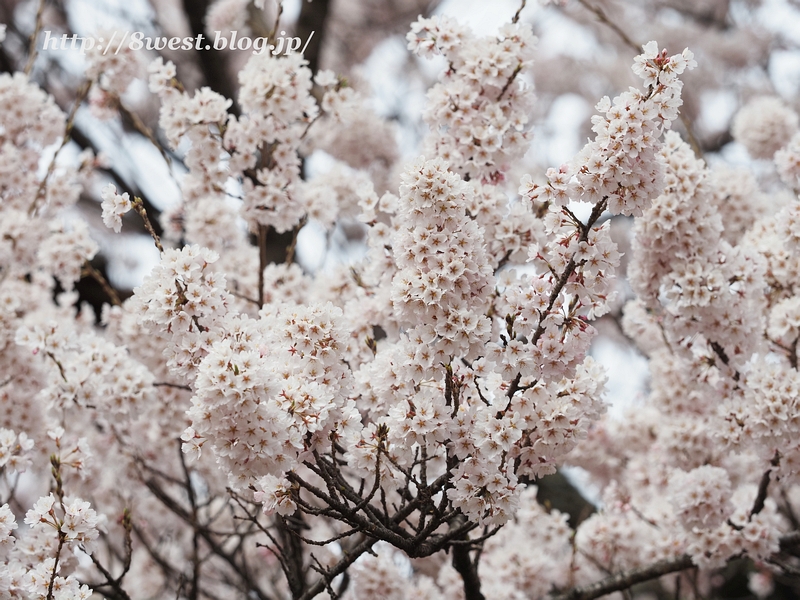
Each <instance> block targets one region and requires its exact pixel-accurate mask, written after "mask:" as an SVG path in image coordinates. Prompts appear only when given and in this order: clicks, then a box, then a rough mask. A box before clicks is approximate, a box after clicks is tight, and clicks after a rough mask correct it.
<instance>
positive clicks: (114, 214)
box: [101, 183, 133, 233]
mask: <svg viewBox="0 0 800 600" xmlns="http://www.w3.org/2000/svg"><path fill="white" fill-rule="evenodd" d="M102 197H103V202H102V204H101V207H102V209H103V223H104V224H105V226H106V227H108V228H109V229H113V230H114V231H115V232H116V233H119V230H120V229H122V215H124V214H125V213H126V212H128V211H129V210H130V209H131V208H133V204H132V203H131V197H130V196H129V195H128V192H125V193H124V194H118V193H117V187H116V186H115V185H114V184H112V183H109V184H108V185H107V186H106V187H104V188H103V193H102Z"/></svg>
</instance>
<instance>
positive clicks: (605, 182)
mask: <svg viewBox="0 0 800 600" xmlns="http://www.w3.org/2000/svg"><path fill="white" fill-rule="evenodd" d="M643 48H644V53H643V54H640V55H639V56H637V57H636V59H635V61H636V62H635V64H634V67H633V71H634V73H636V74H637V75H638V76H639V77H640V78H641V79H642V80H643V81H644V83H645V85H646V86H647V91H646V92H641V91H639V90H635V89H633V88H631V91H629V92H625V93H624V94H621V95H620V96H617V97H616V98H614V102H613V103H612V102H611V100H609V99H608V97H605V98H603V99H602V100H601V101H600V102H599V103H598V104H597V106H596V108H597V110H598V111H600V112H601V113H604V116H601V115H597V116H595V117H593V118H592V123H593V127H592V130H593V131H594V132H595V133H596V134H597V136H596V138H595V141H593V142H590V143H589V144H587V145H586V146H584V148H583V150H582V151H581V152H579V153H578V154H577V156H576V157H575V158H574V159H573V160H572V162H571V163H570V164H568V165H562V166H561V167H560V168H558V169H555V168H551V169H550V170H548V172H547V179H548V181H547V183H546V184H545V185H539V184H536V183H533V182H532V181H531V180H530V179H527V180H523V187H524V188H525V190H524V191H521V192H520V193H523V194H524V195H526V196H527V197H528V198H530V199H531V200H539V201H553V202H555V203H556V204H557V205H559V206H564V205H566V204H567V202H568V201H569V199H572V200H580V201H583V202H591V203H592V204H596V203H598V202H600V201H601V200H602V199H604V198H608V208H609V210H610V211H611V212H612V213H613V214H623V215H634V216H641V215H642V213H643V211H644V209H645V208H646V207H647V204H648V202H649V200H650V199H651V198H653V197H654V196H656V195H658V193H659V192H660V191H661V189H662V170H661V166H660V163H659V162H658V160H656V158H655V153H656V152H657V150H658V146H657V139H658V137H659V136H660V135H661V132H662V130H664V129H667V128H669V127H670V125H671V123H672V121H674V120H675V119H676V118H677V116H678V108H679V107H680V106H681V104H682V103H683V101H682V100H681V89H682V87H683V82H681V80H680V79H678V75H680V74H681V73H683V72H684V71H685V70H686V69H692V68H694V67H695V66H696V64H697V63H696V62H695V60H694V57H693V54H692V53H691V51H689V50H688V49H687V50H684V51H683V53H681V54H676V55H674V56H669V57H668V56H667V53H666V50H663V51H661V52H659V51H658V45H657V44H656V42H648V43H647V44H645V45H644V47H643Z"/></svg>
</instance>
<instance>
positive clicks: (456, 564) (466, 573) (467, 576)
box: [453, 515, 486, 600]
mask: <svg viewBox="0 0 800 600" xmlns="http://www.w3.org/2000/svg"><path fill="white" fill-rule="evenodd" d="M465 522H466V518H464V516H463V515H459V516H458V517H456V523H457V524H458V525H462V524H464V523H465ZM463 539H464V540H467V539H468V534H464V537H463ZM469 552H470V547H469V546H468V545H464V544H458V545H454V546H453V568H454V569H455V570H456V571H458V574H459V575H461V580H462V581H463V582H464V598H465V599H466V600H486V596H484V595H483V593H482V592H481V580H480V577H479V576H478V565H477V564H475V563H474V562H472V560H471V559H470V557H469Z"/></svg>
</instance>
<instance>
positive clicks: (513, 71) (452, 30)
mask: <svg viewBox="0 0 800 600" xmlns="http://www.w3.org/2000/svg"><path fill="white" fill-rule="evenodd" d="M406 39H407V40H408V48H409V50H411V51H412V52H414V53H416V54H418V55H419V56H422V57H426V58H427V57H430V56H432V55H433V54H442V55H444V56H445V58H447V60H448V62H449V66H450V68H449V69H448V71H446V72H445V73H444V74H443V75H442V77H441V80H440V83H439V84H437V85H436V86H434V87H433V88H432V89H431V90H430V91H429V92H428V108H427V109H426V111H425V120H426V122H428V123H429V125H430V126H431V129H432V133H431V135H430V137H429V138H428V140H427V142H426V152H427V153H429V154H431V155H435V156H439V157H442V158H443V159H444V160H446V161H447V162H449V163H450V164H452V165H454V169H456V170H457V171H458V172H459V174H460V175H462V176H463V177H466V178H471V179H477V180H478V181H493V182H496V181H498V180H499V179H502V176H503V173H504V172H506V171H507V169H508V167H509V166H510V165H511V164H512V163H513V162H515V161H517V160H518V159H519V158H521V157H522V155H523V154H524V153H525V150H526V148H527V145H528V143H529V141H530V136H531V133H530V129H529V128H528V127H527V122H528V114H529V112H530V109H531V106H532V103H533V99H534V94H533V88H532V86H531V85H530V84H529V83H527V84H526V83H523V81H524V77H525V74H527V73H528V72H529V71H530V68H531V65H532V64H533V51H534V47H535V42H536V39H535V38H534V36H533V32H532V31H531V28H530V26H529V25H527V24H525V25H523V24H513V25H512V24H509V25H506V26H504V27H503V28H501V30H500V32H499V33H498V35H497V36H496V37H485V38H477V37H475V36H474V35H473V34H472V33H471V32H470V31H469V30H468V29H467V28H465V27H464V26H462V25H459V24H458V23H457V22H456V21H454V20H453V19H450V18H448V17H439V16H435V17H431V18H429V19H424V18H420V19H418V20H417V21H416V22H415V23H414V24H413V25H412V27H411V31H410V32H409V33H408V35H407V36H406Z"/></svg>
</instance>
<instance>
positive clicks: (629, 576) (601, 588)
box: [553, 554, 694, 600]
mask: <svg viewBox="0 0 800 600" xmlns="http://www.w3.org/2000/svg"><path fill="white" fill-rule="evenodd" d="M693 566H694V564H693V563H692V557H691V556H689V555H688V554H684V555H683V556H679V557H678V558H673V559H670V560H661V561H659V562H657V563H653V564H652V565H648V566H646V567H640V568H638V569H631V570H630V571H625V572H624V573H619V574H617V575H612V576H611V577H608V578H606V579H603V580H602V581H598V582H596V583H592V584H589V585H586V586H583V587H579V588H574V589H572V590H570V591H569V592H567V593H565V594H562V595H560V596H556V597H555V598H554V599H553V600H592V599H593V598H600V597H601V596H605V595H606V594H610V593H612V592H618V591H620V590H624V589H628V588H629V587H631V586H633V585H636V584H637V583H642V582H645V581H650V580H651V579H656V578H658V577H661V576H662V575H667V574H668V573H675V572H677V571H683V570H684V569H690V568H692V567H693Z"/></svg>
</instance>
